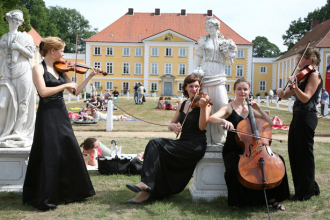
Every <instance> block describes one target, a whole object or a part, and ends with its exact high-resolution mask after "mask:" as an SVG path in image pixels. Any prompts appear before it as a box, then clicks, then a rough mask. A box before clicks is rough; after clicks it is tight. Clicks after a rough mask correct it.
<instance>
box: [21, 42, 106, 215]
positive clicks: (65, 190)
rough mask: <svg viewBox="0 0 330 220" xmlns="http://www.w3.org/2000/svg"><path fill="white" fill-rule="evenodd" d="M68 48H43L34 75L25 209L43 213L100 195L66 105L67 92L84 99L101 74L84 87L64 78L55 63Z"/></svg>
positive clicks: (47, 45) (45, 44) (60, 44)
mask: <svg viewBox="0 0 330 220" xmlns="http://www.w3.org/2000/svg"><path fill="white" fill-rule="evenodd" d="M64 46H65V43H64V41H62V40H61V39H60V38H58V37H47V38H44V39H42V41H41V43H40V47H39V48H40V54H41V55H42V56H43V57H44V60H43V61H42V63H41V64H38V65H35V66H34V67H33V70H32V74H33V75H32V76H33V82H34V84H35V86H36V88H37V90H38V94H39V99H40V101H39V107H38V111H37V119H36V125H35V133H34V139H33V144H32V148H31V154H30V158H29V164H28V167H27V172H26V177H25V182H24V187H23V203H24V204H30V205H33V206H34V207H36V208H37V209H40V210H49V209H55V208H56V206H57V204H59V203H60V202H65V203H69V202H75V201H81V200H84V199H85V198H87V197H90V196H93V195H95V192H94V188H93V185H92V183H91V181H90V178H89V174H88V172H87V169H86V166H85V162H84V159H83V157H82V154H81V151H80V148H79V145H78V142H77V140H76V138H75V136H74V133H73V130H72V126H71V123H70V120H69V117H68V113H67V110H66V106H65V103H64V99H63V91H64V89H67V90H68V91H69V92H71V93H72V92H73V91H75V94H76V95H78V94H79V93H80V92H81V91H82V90H83V89H84V87H85V86H86V84H87V83H88V81H89V80H90V79H91V78H92V77H93V76H94V75H95V74H96V73H97V72H99V71H100V70H99V69H97V68H96V69H93V71H92V72H91V73H90V74H89V76H88V77H87V78H86V79H85V81H84V82H83V83H82V84H80V85H79V86H78V85H77V84H76V83H74V82H71V80H70V78H69V77H68V75H67V73H65V72H63V73H62V72H58V71H56V70H55V68H54V63H55V62H56V61H59V60H61V58H62V57H63V55H64Z"/></svg>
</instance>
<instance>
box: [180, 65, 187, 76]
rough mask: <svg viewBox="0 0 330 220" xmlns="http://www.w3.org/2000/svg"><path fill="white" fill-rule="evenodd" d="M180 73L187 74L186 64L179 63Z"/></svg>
mask: <svg viewBox="0 0 330 220" xmlns="http://www.w3.org/2000/svg"><path fill="white" fill-rule="evenodd" d="M179 75H186V64H185V63H179Z"/></svg>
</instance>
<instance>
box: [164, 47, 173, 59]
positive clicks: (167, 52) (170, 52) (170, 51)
mask: <svg viewBox="0 0 330 220" xmlns="http://www.w3.org/2000/svg"><path fill="white" fill-rule="evenodd" d="M165 56H166V57H171V56H172V48H169V47H168V48H165Z"/></svg>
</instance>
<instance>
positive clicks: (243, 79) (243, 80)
mask: <svg viewBox="0 0 330 220" xmlns="http://www.w3.org/2000/svg"><path fill="white" fill-rule="evenodd" d="M241 82H245V83H246V84H248V85H249V88H251V84H250V82H249V81H247V80H246V79H245V78H243V77H242V78H239V79H238V80H236V82H235V83H234V90H235V89H236V85H237V84H238V83H241Z"/></svg>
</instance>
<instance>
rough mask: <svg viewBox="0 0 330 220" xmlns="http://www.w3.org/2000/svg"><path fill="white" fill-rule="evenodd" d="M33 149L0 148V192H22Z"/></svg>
mask: <svg viewBox="0 0 330 220" xmlns="http://www.w3.org/2000/svg"><path fill="white" fill-rule="evenodd" d="M30 151H31V148H30V147H29V148H0V191H2V192H3V191H11V192H21V191H22V190H23V184H24V179H25V174H26V168H27V163H28V157H29V155H30Z"/></svg>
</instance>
